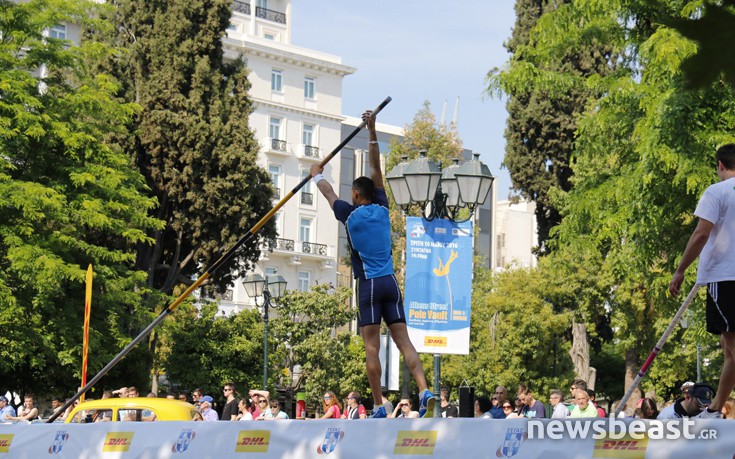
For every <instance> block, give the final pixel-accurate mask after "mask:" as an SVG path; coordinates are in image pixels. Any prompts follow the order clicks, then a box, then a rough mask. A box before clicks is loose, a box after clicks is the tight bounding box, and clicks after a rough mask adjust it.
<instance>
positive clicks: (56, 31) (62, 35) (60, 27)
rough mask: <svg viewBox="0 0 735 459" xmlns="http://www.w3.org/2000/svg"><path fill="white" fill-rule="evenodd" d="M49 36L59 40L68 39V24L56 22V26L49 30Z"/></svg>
mask: <svg viewBox="0 0 735 459" xmlns="http://www.w3.org/2000/svg"><path fill="white" fill-rule="evenodd" d="M49 37H51V38H58V39H59V40H66V25H64V24H56V25H55V26H53V27H51V30H50V31H49Z"/></svg>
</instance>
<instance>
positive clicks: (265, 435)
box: [235, 430, 271, 453]
mask: <svg viewBox="0 0 735 459" xmlns="http://www.w3.org/2000/svg"><path fill="white" fill-rule="evenodd" d="M270 442H271V432H270V430H241V431H240V433H239V434H238V436H237V443H236V444H235V452H236V453H267V452H268V446H269V445H270Z"/></svg>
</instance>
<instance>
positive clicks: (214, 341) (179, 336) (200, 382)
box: [161, 303, 263, 397]
mask: <svg viewBox="0 0 735 459" xmlns="http://www.w3.org/2000/svg"><path fill="white" fill-rule="evenodd" d="M162 335H163V337H164V338H163V340H162V341H163V343H164V345H163V346H162V349H161V368H163V369H165V372H166V375H167V377H168V379H169V380H170V381H172V382H174V383H175V384H177V385H179V387H181V388H184V389H188V390H193V389H195V388H197V387H200V388H203V389H204V390H205V391H206V392H207V393H208V394H215V397H216V396H217V394H219V393H220V388H221V387H222V384H225V383H227V382H233V383H234V384H235V387H236V388H237V390H238V391H239V392H241V393H245V394H246V393H247V390H248V389H255V388H260V386H261V384H262V377H263V321H262V320H261V318H260V315H259V314H258V312H257V311H255V310H245V311H241V312H239V313H238V314H234V315H232V316H229V317H224V318H223V317H217V306H216V305H215V304H213V303H210V304H207V305H204V306H203V307H202V308H201V310H200V311H198V310H197V308H196V307H194V306H190V305H184V306H181V309H180V310H179V311H178V312H177V313H176V314H174V315H172V316H170V320H167V321H166V322H165V323H164V328H163V330H162Z"/></svg>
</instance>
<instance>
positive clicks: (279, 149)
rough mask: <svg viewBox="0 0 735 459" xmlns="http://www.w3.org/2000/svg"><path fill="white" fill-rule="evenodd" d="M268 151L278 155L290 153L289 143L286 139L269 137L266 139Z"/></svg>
mask: <svg viewBox="0 0 735 459" xmlns="http://www.w3.org/2000/svg"><path fill="white" fill-rule="evenodd" d="M266 151H267V152H268V153H275V154H277V155H281V156H284V155H288V149H287V144H286V141H285V140H280V139H273V138H271V137H268V139H267V140H266Z"/></svg>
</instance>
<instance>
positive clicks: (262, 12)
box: [255, 6, 286, 24]
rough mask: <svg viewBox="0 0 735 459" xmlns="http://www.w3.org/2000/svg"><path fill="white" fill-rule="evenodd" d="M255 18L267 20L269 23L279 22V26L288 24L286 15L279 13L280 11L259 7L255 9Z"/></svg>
mask: <svg viewBox="0 0 735 459" xmlns="http://www.w3.org/2000/svg"><path fill="white" fill-rule="evenodd" d="M255 16H257V17H259V18H263V19H267V20H268V21H273V22H278V23H279V24H285V23H286V15H285V14H283V13H279V12H278V11H272V10H267V9H265V8H261V7H259V6H256V7H255Z"/></svg>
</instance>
